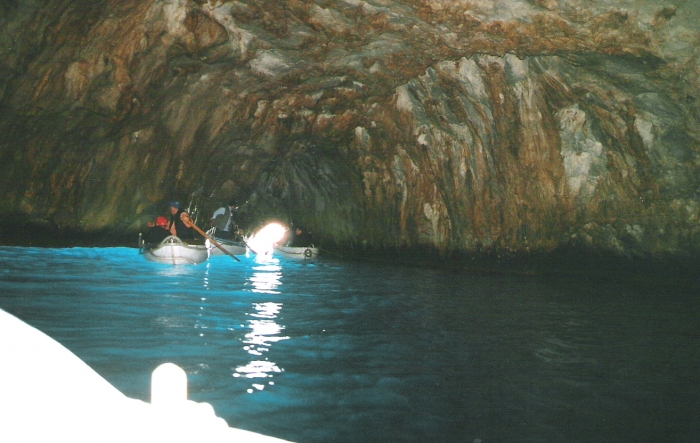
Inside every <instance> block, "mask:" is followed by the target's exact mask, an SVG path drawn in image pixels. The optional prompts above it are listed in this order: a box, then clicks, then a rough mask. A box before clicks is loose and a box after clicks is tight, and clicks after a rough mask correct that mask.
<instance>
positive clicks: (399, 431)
mask: <svg viewBox="0 0 700 443" xmlns="http://www.w3.org/2000/svg"><path fill="white" fill-rule="evenodd" d="M0 263H1V264H2V266H0V269H2V271H0V308H2V309H4V310H6V311H8V312H10V313H12V314H14V315H16V316H18V317H19V318H21V319H23V320H24V321H26V322H27V323H29V324H31V325H33V326H35V327H37V328H39V329H40V330H42V331H44V332H45V333H47V334H48V335H50V336H51V337H53V338H54V339H56V340H58V341H59V342H61V343H62V344H64V345H65V346H66V347H67V348H68V349H70V350H71V351H73V352H74V353H75V354H77V355H78V356H79V357H81V358H82V359H83V360H85V361H86V362H87V363H88V364H89V365H90V366H91V367H92V368H94V369H95V370H96V371H97V372H98V373H99V374H101V375H102V376H103V377H105V378H106V379H107V380H108V381H110V382H111V383H112V384H113V385H115V386H116V387H117V388H118V389H120V390H121V391H122V392H124V393H125V394H126V395H128V396H130V397H135V398H140V399H143V400H146V401H148V399H149V395H150V393H149V392H150V391H149V384H150V374H151V372H152V371H153V369H155V368H156V367H157V366H158V365H159V364H161V363H163V362H166V361H170V362H173V363H176V364H178V365H180V366H181V367H182V368H183V369H185V371H186V372H187V374H188V378H189V383H190V398H191V399H192V400H195V401H200V402H209V403H211V404H212V405H213V406H214V409H215V411H216V413H217V415H219V416H221V417H223V418H224V419H226V421H227V422H228V423H229V424H230V425H231V426H235V427H239V428H243V429H248V430H251V431H256V432H260V433H263V434H266V435H271V436H275V437H279V438H284V439H288V440H292V441H297V442H300V443H302V442H306V443H311V442H319V443H320V442H328V443H333V442H348V443H350V442H353V443H356V442H425V441H436V442H437V441H439V442H469V443H471V442H474V441H475V440H481V441H482V442H483V443H489V442H504V443H506V442H581V443H584V442H585V443H590V442H630V443H632V442H635V443H637V442H662V441H663V442H666V441H673V442H694V441H698V435H700V433H699V432H698V431H700V412H699V411H700V325H698V319H699V318H700V317H699V314H700V300H699V298H698V293H697V287H698V286H697V285H696V284H695V283H696V281H695V280H693V279H692V278H689V280H688V281H687V282H669V281H666V280H664V281H659V282H655V281H654V279H653V278H646V279H644V280H643V281H642V280H640V279H632V278H629V279H624V278H621V279H618V280H617V281H614V282H613V281H600V280H599V279H595V278H587V277H577V278H573V277H572V278H565V277H559V278H552V277H537V276H507V275H506V276H504V275H496V276H494V275H474V274H464V273H461V274H460V273H457V272H454V271H445V270H431V269H423V268H407V267H398V266H391V265H377V264H371V265H370V264H361V263H353V262H343V261H338V260H331V259H321V260H318V261H315V262H299V261H292V260H285V259H277V258H271V257H267V258H265V259H256V258H253V257H248V258H242V262H240V263H238V262H235V261H233V260H232V259H231V258H230V257H227V256H220V257H214V258H212V259H211V260H210V261H209V262H207V263H204V264H201V265H196V266H180V267H174V266H170V265H162V264H157V263H150V262H147V261H145V260H144V259H143V257H140V256H139V255H138V253H137V251H136V250H135V249H130V248H72V249H41V248H12V247H0ZM3 364H11V362H3Z"/></svg>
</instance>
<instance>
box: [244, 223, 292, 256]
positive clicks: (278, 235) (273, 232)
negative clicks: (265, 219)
mask: <svg viewBox="0 0 700 443" xmlns="http://www.w3.org/2000/svg"><path fill="white" fill-rule="evenodd" d="M285 232H287V228H285V227H284V226H282V225H281V224H279V223H270V224H269V225H267V226H265V227H264V228H262V229H261V230H259V231H258V232H256V233H255V234H254V235H253V237H251V239H250V240H248V245H250V247H251V248H252V249H253V250H255V252H257V253H258V255H260V254H266V253H269V252H272V249H273V245H274V244H275V243H277V242H278V241H280V240H282V238H284V233H285Z"/></svg>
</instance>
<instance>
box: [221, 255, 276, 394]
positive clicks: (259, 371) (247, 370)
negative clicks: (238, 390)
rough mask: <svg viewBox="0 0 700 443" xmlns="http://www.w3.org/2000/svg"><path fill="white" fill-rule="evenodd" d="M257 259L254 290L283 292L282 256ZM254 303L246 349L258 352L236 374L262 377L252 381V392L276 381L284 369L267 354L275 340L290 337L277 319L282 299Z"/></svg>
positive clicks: (252, 377) (251, 279)
mask: <svg viewBox="0 0 700 443" xmlns="http://www.w3.org/2000/svg"><path fill="white" fill-rule="evenodd" d="M256 262H258V266H256V267H254V268H253V271H254V272H253V275H252V276H251V277H250V278H249V283H250V284H251V285H252V286H253V289H252V292H256V293H261V294H279V293H280V291H278V290H277V288H278V287H279V286H280V285H281V284H282V281H281V279H282V267H281V266H280V264H279V260H278V259H276V258H271V257H269V256H266V257H261V258H260V259H257V258H256ZM252 307H253V311H252V312H250V313H247V314H246V315H248V316H249V317H251V318H250V319H249V320H248V322H247V325H246V327H248V328H250V332H248V333H247V334H245V337H244V339H243V344H244V346H243V349H244V350H245V351H246V352H247V353H248V354H250V355H252V356H254V359H253V360H251V361H250V362H249V363H248V364H247V365H245V366H239V367H237V368H236V372H235V373H234V374H233V376H234V377H245V378H248V379H253V380H258V383H252V384H251V388H248V390H247V392H248V393H253V392H255V391H256V390H257V391H262V390H263V389H265V386H266V385H267V386H271V385H274V382H273V381H272V380H270V379H271V378H272V377H273V376H274V374H277V373H281V372H283V371H284V369H282V368H280V367H279V366H278V365H277V364H276V363H275V362H272V361H270V360H269V358H266V357H264V355H265V354H267V353H268V352H269V351H270V349H271V347H272V345H273V344H274V343H277V342H278V341H281V340H287V339H289V337H288V336H285V335H282V332H283V331H284V326H283V325H280V324H278V323H277V322H276V321H275V320H276V319H277V318H278V317H279V314H280V311H281V310H282V303H278V302H271V301H266V302H256V303H253V306H252ZM260 379H267V384H263V383H260V381H262V380H260Z"/></svg>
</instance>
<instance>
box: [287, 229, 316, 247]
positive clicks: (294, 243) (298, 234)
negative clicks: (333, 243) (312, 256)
mask: <svg viewBox="0 0 700 443" xmlns="http://www.w3.org/2000/svg"><path fill="white" fill-rule="evenodd" d="M312 244H313V238H312V237H311V234H310V233H308V232H306V231H304V229H303V228H302V227H301V226H297V227H296V229H294V236H293V237H292V240H291V241H290V242H289V246H291V247H293V248H306V247H308V246H311V245H312Z"/></svg>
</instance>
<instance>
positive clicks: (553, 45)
mask: <svg viewBox="0 0 700 443" xmlns="http://www.w3.org/2000/svg"><path fill="white" fill-rule="evenodd" d="M622 6H625V8H623V7H622ZM698 17H700V11H698V10H697V7H695V6H693V5H689V4H687V3H683V4H681V5H679V6H675V5H655V4H654V3H653V2H644V1H638V2H620V5H614V4H610V3H609V2H606V3H605V4H603V3H602V2H600V3H598V2H564V1H560V2H556V1H531V2H527V1H523V2H488V4H487V2H483V3H481V2H471V3H468V4H466V3H464V2H459V1H443V2H432V1H403V2H401V1H396V2H393V1H376V2H363V1H336V2H334V1H326V2H300V1H281V2H266V1H255V0H250V1H246V2H226V1H216V2H209V1H208V2H204V1H187V0H168V1H160V0H151V1H115V0H102V1H66V0H51V1H46V2H39V1H24V0H17V1H14V2H5V3H3V4H2V14H1V18H0V29H2V31H0V43H1V48H0V74H1V75H0V112H1V116H0V191H1V192H2V193H3V196H4V199H3V200H4V203H5V204H4V205H3V207H2V208H1V209H0V214H4V215H5V216H7V215H10V214H15V215H16V214H19V215H20V216H21V217H23V218H25V219H29V220H37V221H44V222H45V221H48V222H50V223H51V224H53V225H55V226H59V227H66V228H75V229H80V230H84V231H86V232H90V231H96V230H103V229H112V230H125V231H137V230H138V229H140V228H141V227H143V226H144V225H145V223H146V221H147V220H148V219H152V218H153V217H155V215H158V214H159V213H163V212H165V210H166V207H165V205H166V202H167V201H169V200H172V199H179V200H182V201H183V202H186V203H188V204H191V205H192V209H194V208H195V207H196V208H197V210H198V212H199V213H201V218H200V220H204V219H206V216H207V215H208V214H209V213H210V212H211V211H212V210H213V209H215V208H216V207H218V206H219V205H220V204H221V203H222V202H224V201H227V200H228V199H229V198H230V197H236V198H238V200H239V202H240V203H244V202H245V204H244V205H242V208H241V210H240V213H239V214H238V217H239V219H240V220H241V222H242V224H244V225H247V226H250V227H251V228H253V227H255V226H258V225H259V224H260V223H262V222H264V221H267V220H272V219H278V220H282V221H285V222H290V221H292V220H294V221H295V222H297V223H300V224H304V225H305V226H307V227H309V229H311V230H312V231H313V232H314V234H315V236H316V237H317V238H318V239H320V240H321V241H322V242H324V243H325V244H328V245H358V244H363V245H370V246H374V247H392V248H393V247H422V248H430V249H434V250H436V251H440V252H441V253H451V252H455V251H456V252H465V251H466V252H468V251H531V250H534V251H548V250H552V249H555V248H558V247H562V246H584V247H588V248H592V249H595V250H603V251H611V252H615V253H620V254H628V255H629V254H643V255H646V254H654V253H687V252H696V251H697V249H698V248H700V229H699V228H698V223H699V221H700V219H699V216H700V205H699V204H698V194H699V193H700V183H698V181H699V179H700V176H699V175H698V165H699V164H700V163H699V158H698V153H699V151H700V145H699V143H698V139H699V136H700V134H699V132H698V131H699V129H700V125H699V123H700V120H699V118H698V117H699V115H700V112H699V108H698V101H697V98H696V91H697V87H698V86H700V85H699V84H698V83H699V82H698V75H697V74H698V71H700V68H699V65H698V50H697V47H698V44H697V43H698V42H700V39H698V33H697V31H694V30H693V23H694V18H698ZM679 40H680V41H679ZM200 224H201V223H200Z"/></svg>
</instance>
